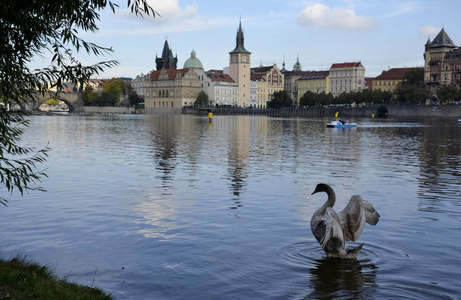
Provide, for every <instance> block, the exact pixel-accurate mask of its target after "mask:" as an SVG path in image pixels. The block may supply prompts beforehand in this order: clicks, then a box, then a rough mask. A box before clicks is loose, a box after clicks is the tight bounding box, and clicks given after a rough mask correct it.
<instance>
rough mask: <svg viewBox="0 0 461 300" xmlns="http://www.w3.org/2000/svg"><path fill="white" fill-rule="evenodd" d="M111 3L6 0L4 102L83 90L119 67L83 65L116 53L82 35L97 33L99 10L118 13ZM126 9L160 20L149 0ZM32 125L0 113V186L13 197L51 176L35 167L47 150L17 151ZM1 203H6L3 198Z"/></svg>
mask: <svg viewBox="0 0 461 300" xmlns="http://www.w3.org/2000/svg"><path fill="white" fill-rule="evenodd" d="M116 7H117V5H116V4H115V3H113V2H112V1H110V0H85V1H84V0H62V1H54V0H14V1H2V5H1V9H0V103H4V104H5V103H21V102H22V101H25V100H28V99H31V98H33V97H34V95H35V93H41V94H42V95H45V93H50V92H51V89H53V90H55V91H56V93H58V92H61V91H62V90H63V89H64V82H71V83H73V84H75V85H78V86H83V84H84V83H85V82H86V81H87V80H88V79H89V78H90V76H92V75H93V74H98V73H99V72H101V71H102V70H103V69H104V68H107V67H109V68H110V67H113V66H116V65H117V64H118V62H117V61H115V60H108V61H102V62H99V63H96V64H92V65H84V64H83V63H82V62H80V61H79V59H78V58H77V54H78V53H82V52H83V53H87V54H88V55H94V56H100V55H103V54H106V53H110V52H112V48H110V47H103V46H99V45H96V44H94V43H91V42H88V41H85V40H84V39H82V38H81V37H80V33H82V32H91V33H95V32H97V31H98V26H97V22H98V21H99V19H100V14H99V13H100V11H101V10H104V9H110V10H112V11H113V12H115V9H116ZM127 7H128V8H129V9H130V10H131V12H132V13H134V14H136V15H140V16H145V15H146V16H156V15H157V13H156V12H155V11H154V10H153V9H152V7H150V6H149V4H148V0H127ZM36 57H42V58H43V59H47V58H48V57H50V59H49V62H48V63H47V64H46V67H43V68H41V69H31V68H30V67H29V66H30V63H31V62H32V61H33V60H34V59H35V58H36ZM27 125H28V122H27V121H26V120H25V119H24V116H23V115H21V114H15V115H10V114H9V113H8V112H6V111H5V110H4V109H1V111H0V145H1V148H0V184H1V185H2V186H5V187H6V189H7V190H8V191H9V192H13V191H14V190H18V191H19V192H20V193H21V194H23V192H24V191H28V190H30V189H33V188H32V187H31V184H33V183H36V182H38V181H40V178H42V177H43V176H46V174H45V173H43V172H42V171H40V170H37V168H36V165H37V164H38V163H42V162H44V160H45V158H46V153H47V151H48V149H47V148H45V149H42V150H39V151H35V150H34V149H31V148H25V147H21V146H18V142H19V141H20V137H21V135H22V133H23V128H24V127H27ZM0 202H1V203H2V204H5V203H6V200H5V199H3V198H2V199H0Z"/></svg>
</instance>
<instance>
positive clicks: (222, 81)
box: [200, 70, 239, 107]
mask: <svg viewBox="0 0 461 300" xmlns="http://www.w3.org/2000/svg"><path fill="white" fill-rule="evenodd" d="M206 77H207V80H203V81H200V84H201V90H202V91H204V92H205V93H207V95H208V99H209V101H210V105H212V106H214V105H216V106H232V107H235V106H237V105H238V90H239V86H238V84H237V83H236V82H235V81H234V80H233V79H232V78H231V77H230V76H229V74H224V73H223V72H222V71H219V72H216V71H213V70H210V71H208V72H206Z"/></svg>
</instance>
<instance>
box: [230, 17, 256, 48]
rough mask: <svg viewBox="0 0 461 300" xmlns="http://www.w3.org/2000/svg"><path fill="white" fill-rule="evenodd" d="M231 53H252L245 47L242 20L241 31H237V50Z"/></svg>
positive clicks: (240, 23) (240, 22)
mask: <svg viewBox="0 0 461 300" xmlns="http://www.w3.org/2000/svg"><path fill="white" fill-rule="evenodd" d="M229 53H248V54H250V53H251V52H249V51H248V50H246V49H245V46H244V37H243V29H242V20H240V21H239V29H238V31H237V36H236V38H235V49H234V50H232V51H231V52H229Z"/></svg>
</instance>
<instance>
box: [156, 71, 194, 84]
mask: <svg viewBox="0 0 461 300" xmlns="http://www.w3.org/2000/svg"><path fill="white" fill-rule="evenodd" d="M162 71H163V70H156V71H152V73H150V79H151V80H153V81H156V80H158V78H159V76H160V73H161V72H162ZM165 71H166V73H167V74H168V78H169V79H171V80H173V79H175V78H176V76H177V75H178V73H181V74H182V75H184V74H185V73H187V71H189V69H176V70H169V69H168V70H167V69H166V70H165Z"/></svg>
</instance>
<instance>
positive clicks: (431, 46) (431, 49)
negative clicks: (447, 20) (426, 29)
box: [424, 28, 461, 98]
mask: <svg viewBox="0 0 461 300" xmlns="http://www.w3.org/2000/svg"><path fill="white" fill-rule="evenodd" d="M424 62H425V64H424V82H425V84H426V90H427V92H428V93H430V94H431V98H436V97H437V91H438V90H439V89H440V86H442V85H454V86H456V87H457V88H458V89H459V88H460V83H461V49H460V48H459V47H457V46H456V45H455V44H454V43H453V41H452V40H451V38H450V37H449V36H448V34H447V33H446V32H445V29H443V28H442V30H440V32H439V34H437V36H436V37H435V38H434V40H433V41H431V40H430V39H428V40H427V43H426V45H425V52H424Z"/></svg>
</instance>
